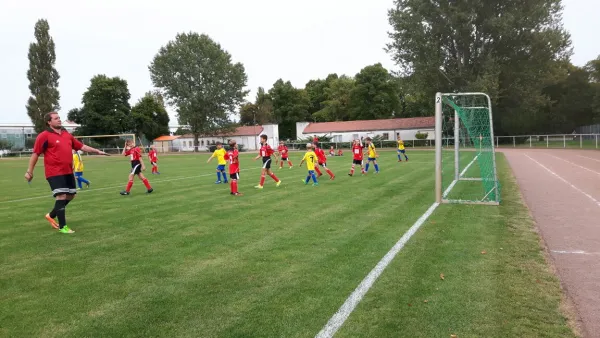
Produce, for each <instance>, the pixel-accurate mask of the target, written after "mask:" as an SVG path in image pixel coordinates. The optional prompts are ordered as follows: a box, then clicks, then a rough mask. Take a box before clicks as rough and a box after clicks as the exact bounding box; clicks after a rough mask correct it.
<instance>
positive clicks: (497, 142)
mask: <svg viewBox="0 0 600 338" xmlns="http://www.w3.org/2000/svg"><path fill="white" fill-rule="evenodd" d="M498 138H499V137H498V136H496V148H498V146H499V145H500V141H499V140H498Z"/></svg>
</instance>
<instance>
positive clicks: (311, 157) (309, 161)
mask: <svg viewBox="0 0 600 338" xmlns="http://www.w3.org/2000/svg"><path fill="white" fill-rule="evenodd" d="M304 161H306V169H308V176H306V180H304V181H303V182H304V184H308V182H309V181H310V179H311V178H312V180H313V186H315V187H316V186H318V185H319V183H318V182H317V176H315V164H316V162H317V161H318V158H317V154H315V152H314V151H313V150H312V144H310V143H308V144H306V154H304V157H303V158H302V161H300V166H302V163H304Z"/></svg>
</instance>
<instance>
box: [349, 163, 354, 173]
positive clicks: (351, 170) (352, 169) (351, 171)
mask: <svg viewBox="0 0 600 338" xmlns="http://www.w3.org/2000/svg"><path fill="white" fill-rule="evenodd" d="M350 175H354V164H353V165H352V168H351V169H350Z"/></svg>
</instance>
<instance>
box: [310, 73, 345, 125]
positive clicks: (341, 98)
mask: <svg viewBox="0 0 600 338" xmlns="http://www.w3.org/2000/svg"><path fill="white" fill-rule="evenodd" d="M354 87H355V81H354V79H353V78H351V77H348V76H346V75H342V76H340V77H339V78H336V79H334V80H332V81H330V82H329V85H328V87H326V88H325V100H324V101H322V102H321V105H322V107H323V109H321V110H319V111H318V112H316V113H314V114H313V119H314V120H315V121H317V122H328V121H348V120H349V119H350V118H351V115H350V101H351V98H352V96H351V94H352V90H353V89H354Z"/></svg>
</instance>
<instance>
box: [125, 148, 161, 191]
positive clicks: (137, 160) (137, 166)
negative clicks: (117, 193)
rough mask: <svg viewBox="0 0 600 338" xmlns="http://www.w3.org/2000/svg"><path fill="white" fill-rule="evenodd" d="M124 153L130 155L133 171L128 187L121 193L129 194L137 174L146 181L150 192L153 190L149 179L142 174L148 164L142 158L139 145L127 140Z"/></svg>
mask: <svg viewBox="0 0 600 338" xmlns="http://www.w3.org/2000/svg"><path fill="white" fill-rule="evenodd" d="M123 155H124V156H129V158H130V160H131V172H130V173H129V181H128V182H127V187H126V188H125V190H124V191H121V195H129V192H130V191H131V187H132V186H133V177H134V176H135V175H137V177H138V178H139V179H140V180H141V181H142V182H143V183H144V185H145V186H146V189H148V190H147V192H148V194H149V193H151V192H153V191H154V189H152V187H151V186H150V182H148V179H147V178H146V177H145V176H144V174H142V171H144V170H146V166H145V165H144V161H143V160H142V151H141V150H140V148H139V147H138V146H134V145H133V141H132V140H127V141H125V146H124V147H123Z"/></svg>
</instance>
